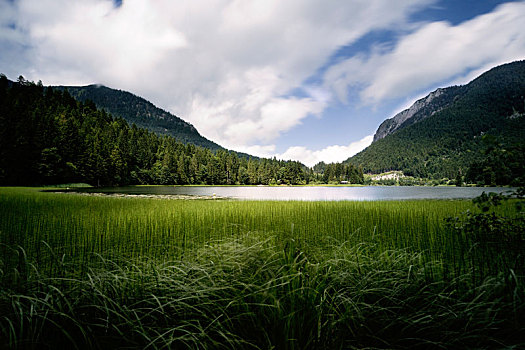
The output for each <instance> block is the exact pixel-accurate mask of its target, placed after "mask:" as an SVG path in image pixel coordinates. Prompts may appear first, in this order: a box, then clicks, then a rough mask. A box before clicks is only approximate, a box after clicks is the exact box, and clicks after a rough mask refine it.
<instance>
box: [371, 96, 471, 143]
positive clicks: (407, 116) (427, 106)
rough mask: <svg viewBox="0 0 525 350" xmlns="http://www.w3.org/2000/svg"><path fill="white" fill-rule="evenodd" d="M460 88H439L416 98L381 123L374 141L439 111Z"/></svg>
mask: <svg viewBox="0 0 525 350" xmlns="http://www.w3.org/2000/svg"><path fill="white" fill-rule="evenodd" d="M462 90H463V89H462V87H461V86H451V87H447V88H439V89H437V90H435V91H433V92H431V93H430V94H428V95H427V96H426V97H424V98H422V99H419V100H417V101H416V102H414V104H413V105H412V106H411V107H410V108H408V109H405V110H404V111H402V112H399V113H398V114H396V115H395V116H393V117H392V118H390V119H387V120H385V121H384V122H383V123H381V125H379V128H378V129H377V131H376V133H375V135H374V141H377V140H380V139H382V138H384V137H385V136H387V135H390V134H392V133H394V132H395V131H397V130H400V129H403V128H405V127H407V126H409V125H411V124H414V123H415V122H418V121H420V120H423V119H425V118H427V117H429V116H431V115H433V114H435V113H437V112H439V111H440V110H442V109H443V108H445V107H446V106H447V105H449V104H451V103H452V102H453V101H454V99H455V98H457V97H458V96H459V95H461V93H462Z"/></svg>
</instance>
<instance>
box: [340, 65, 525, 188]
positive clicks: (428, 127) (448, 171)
mask: <svg viewBox="0 0 525 350" xmlns="http://www.w3.org/2000/svg"><path fill="white" fill-rule="evenodd" d="M443 91H444V92H445V93H444V94H441V96H438V97H437V99H436V96H434V98H430V100H431V103H429V104H426V105H423V106H420V107H421V108H419V109H418V110H417V111H416V112H415V113H413V114H412V118H413V119H411V118H407V119H406V120H404V121H403V122H401V123H400V125H398V126H397V128H395V130H391V131H390V132H387V133H386V135H384V138H379V137H378V138H376V140H375V141H374V142H373V143H372V144H371V145H370V146H369V147H368V148H366V149H365V150H363V151H361V152H360V153H358V154H356V155H355V156H353V157H351V158H349V159H348V160H346V161H345V163H351V164H354V165H359V166H362V167H363V170H364V171H365V172H369V173H381V172H384V171H390V170H401V171H403V172H404V173H405V174H406V175H410V176H417V177H433V178H442V177H448V178H454V177H455V176H456V175H457V174H458V172H463V173H465V172H466V171H467V169H468V168H469V166H470V165H471V164H473V163H474V162H478V163H479V162H480V161H482V160H483V159H484V154H483V152H482V151H483V150H484V149H485V148H486V147H485V145H484V143H483V141H482V139H483V135H492V136H493V137H494V138H495V140H496V141H497V143H498V144H500V145H502V146H503V147H508V148H509V149H510V148H513V149H516V148H518V149H521V148H522V145H523V143H524V142H525V124H524V118H525V99H524V96H525V61H517V62H513V63H509V64H505V65H502V66H499V67H496V68H493V69H491V70H489V71H488V72H486V73H484V74H482V75H481V76H479V77H478V78H476V79H475V80H473V81H472V82H470V83H469V84H467V85H464V86H460V87H452V88H448V89H444V90H443ZM435 93H436V92H434V93H433V94H435ZM429 97H430V96H427V98H425V99H429ZM440 97H441V98H442V100H441V102H440V103H435V102H436V101H437V102H439V98H440ZM425 99H422V100H420V101H418V102H416V104H417V103H421V101H424V100H425ZM432 102H434V103H432ZM413 107H414V106H413ZM413 107H411V108H413ZM431 107H433V108H434V110H432V108H431ZM390 122H392V121H390ZM387 123H388V122H387ZM380 129H381V127H380ZM382 129H383V130H384V129H385V127H384V126H383V128H382ZM378 131H379V130H378ZM514 158H516V157H514ZM518 158H519V156H518ZM514 161H515V162H521V160H520V159H515V160H514Z"/></svg>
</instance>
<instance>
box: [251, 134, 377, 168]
mask: <svg viewBox="0 0 525 350" xmlns="http://www.w3.org/2000/svg"><path fill="white" fill-rule="evenodd" d="M373 139H374V135H368V136H365V137H363V138H362V139H361V140H359V141H355V142H352V143H350V144H349V145H347V146H344V145H343V146H341V145H333V146H328V147H326V148H323V149H321V150H317V151H314V150H311V149H308V148H307V147H304V146H294V147H289V148H288V149H287V150H286V151H285V152H284V153H281V154H275V153H273V154H272V151H273V148H272V147H271V146H270V147H268V148H263V147H261V148H259V149H258V148H252V149H249V150H250V151H253V152H254V153H252V154H258V155H259V156H261V157H276V158H277V159H283V160H298V161H300V162H301V163H303V164H305V165H307V166H309V167H312V166H314V165H315V164H317V163H319V162H325V163H336V162H342V161H344V160H346V159H348V158H349V157H351V156H353V155H354V154H356V153H359V152H360V151H362V150H363V149H365V148H366V147H368V146H370V144H371V143H372V140H373ZM257 151H259V153H256V152H257Z"/></svg>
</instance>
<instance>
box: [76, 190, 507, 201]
mask: <svg viewBox="0 0 525 350" xmlns="http://www.w3.org/2000/svg"><path fill="white" fill-rule="evenodd" d="M510 190H512V189H511V188H504V187H413V186H410V187H404V186H364V187H342V186H333V187H330V186H323V187H315V186H312V187H309V186H304V187H284V186H280V187H270V186H253V187H251V186H231V187H221V186H197V187H191V186H133V187H108V188H102V189H100V188H96V189H95V188H89V189H82V191H85V192H103V193H123V194H158V195H190V196H210V197H211V196H213V195H214V194H215V195H216V196H217V197H227V198H234V199H245V200H306V201H331V200H335V201H338V200H360V201H361V200H401V199H461V198H474V197H477V196H479V195H480V194H481V193H482V192H483V191H485V192H497V193H501V192H506V191H510Z"/></svg>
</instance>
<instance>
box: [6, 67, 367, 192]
mask: <svg viewBox="0 0 525 350" xmlns="http://www.w3.org/2000/svg"><path fill="white" fill-rule="evenodd" d="M19 80H20V81H21V82H23V84H22V83H20V82H19V83H11V82H9V81H8V80H7V78H6V77H5V76H3V78H1V79H0V185H35V184H38V185H42V184H59V183H73V182H85V183H88V184H91V185H94V186H103V185H125V184H173V185H175V184H180V185H184V184H208V185H234V184H241V185H258V184H265V185H269V184H293V185H295V184H307V183H309V182H310V181H311V180H316V181H318V180H319V176H316V175H315V174H314V173H312V171H310V170H309V169H307V168H306V167H305V166H304V165H302V164H301V163H299V162H295V161H280V160H276V159H259V158H251V157H245V156H242V155H239V154H237V153H235V152H230V151H226V150H224V149H216V151H215V152H214V151H212V150H210V149H209V148H204V147H199V146H195V145H194V144H191V143H187V144H185V143H183V142H180V141H179V140H178V139H176V138H174V137H171V136H158V135H156V134H155V133H153V132H151V131H148V130H146V129H142V128H139V127H137V126H136V125H135V124H133V125H132V126H131V127H130V126H129V125H128V123H127V122H126V121H125V120H124V119H122V118H119V117H117V118H113V117H112V116H111V115H109V114H107V113H106V112H105V111H104V110H97V108H96V106H95V105H94V104H93V102H89V101H87V102H78V101H76V100H75V99H73V98H72V97H71V95H69V93H68V92H67V91H61V90H53V89H52V88H43V87H42V86H41V85H35V84H33V83H29V82H26V81H25V80H23V79H19ZM93 89H95V90H96V89H102V88H93ZM106 90H107V91H109V92H108V93H109V96H108V98H112V99H115V98H116V97H115V96H114V95H112V94H111V93H110V92H111V91H110V89H102V90H100V91H106ZM96 91H98V90H96ZM116 96H120V95H118V94H117V95H116ZM126 96H127V95H126ZM130 98H136V97H135V96H132V95H131V97H130ZM126 101H127V100H126V99H124V102H122V103H124V104H125V106H126V108H129V106H130V103H131V102H126ZM141 103H143V104H144V105H145V106H149V105H148V104H147V103H146V101H142V102H141ZM150 107H151V106H149V107H148V108H150ZM123 108H124V107H123ZM144 108H145V107H144ZM151 108H153V107H151ZM139 111H141V109H140V108H139ZM148 111H149V109H148ZM144 113H146V112H144ZM148 113H149V112H148ZM166 118H168V117H166ZM188 130H189V129H188ZM192 130H194V129H192ZM195 132H196V131H195ZM184 141H188V140H186V139H184ZM188 142H189V141H188ZM341 176H343V175H341ZM344 176H345V178H347V179H348V180H349V181H352V182H356V183H360V182H362V173H361V172H359V171H358V170H357V168H355V167H353V166H346V167H345V175H344Z"/></svg>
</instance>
